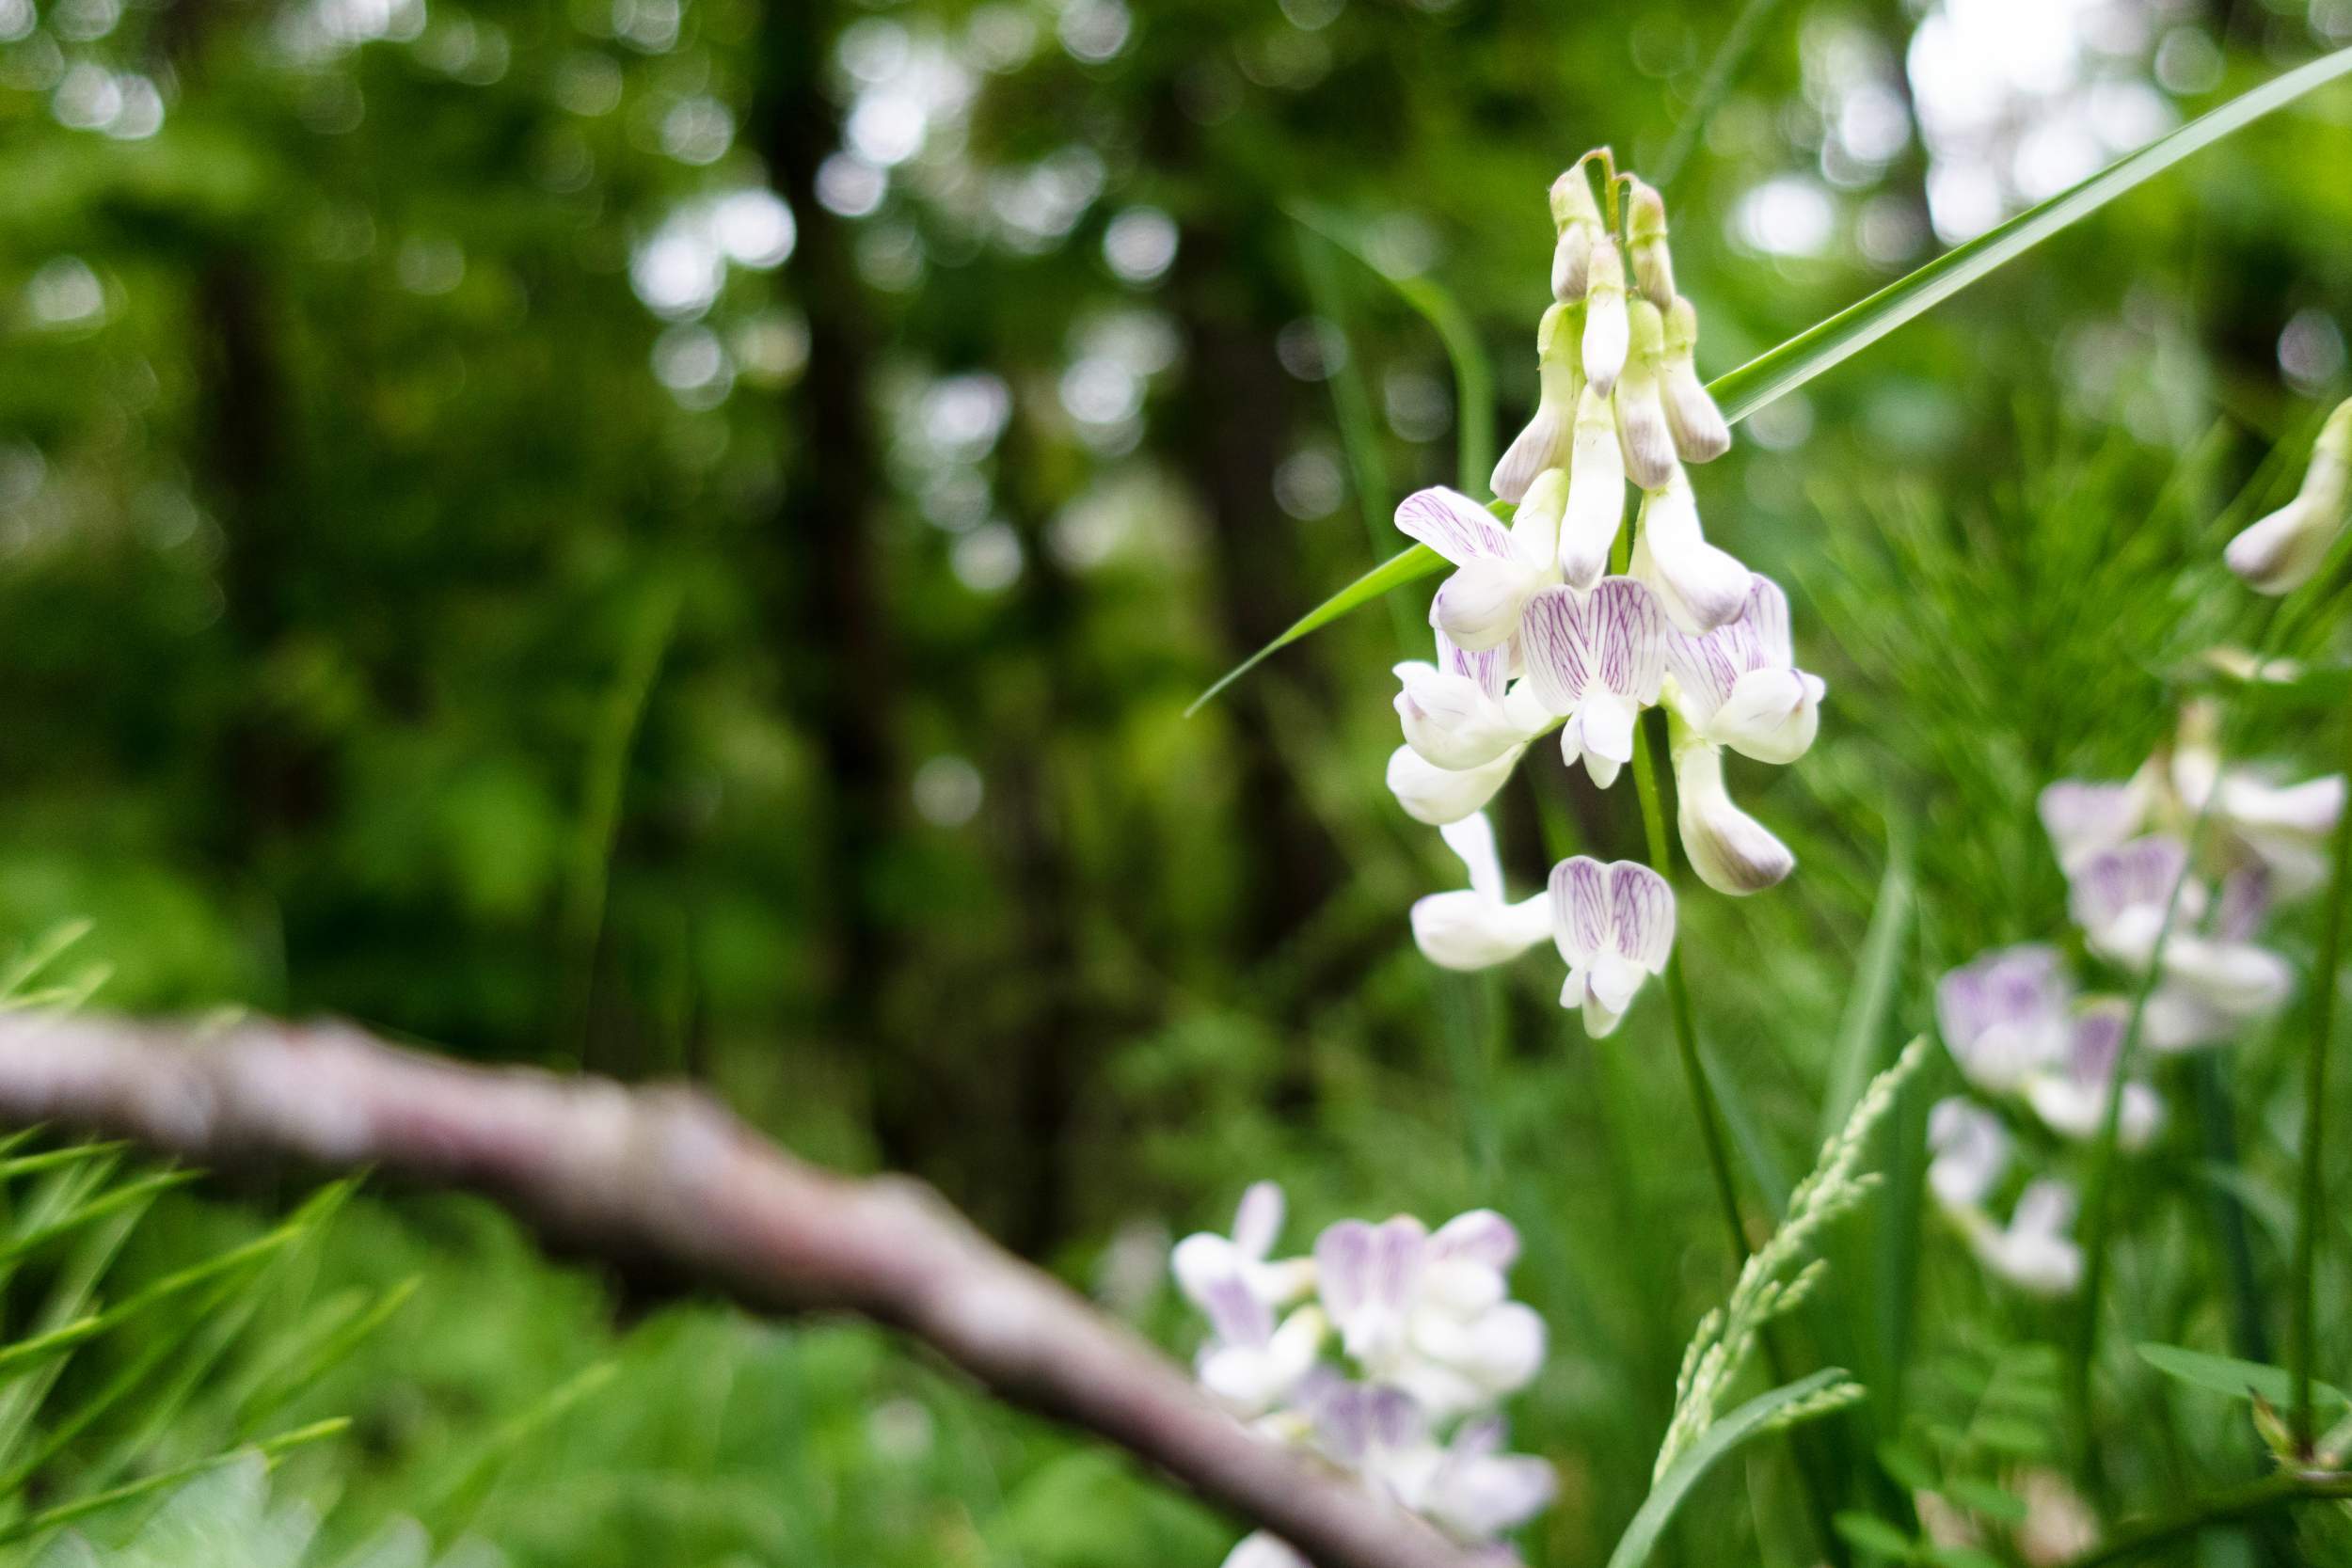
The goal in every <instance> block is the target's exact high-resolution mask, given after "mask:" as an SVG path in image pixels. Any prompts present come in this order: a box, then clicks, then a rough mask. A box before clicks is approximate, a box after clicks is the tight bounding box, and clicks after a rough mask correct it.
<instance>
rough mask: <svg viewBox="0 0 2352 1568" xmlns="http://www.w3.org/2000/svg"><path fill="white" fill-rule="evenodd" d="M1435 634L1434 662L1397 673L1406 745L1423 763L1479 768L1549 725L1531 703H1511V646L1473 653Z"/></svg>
mask: <svg viewBox="0 0 2352 1568" xmlns="http://www.w3.org/2000/svg"><path fill="white" fill-rule="evenodd" d="M1437 635H1438V657H1437V661H1436V662H1435V663H1431V662H1428V661H1426V660H1422V659H1408V660H1406V662H1404V663H1402V664H1399V665H1397V666H1396V670H1395V673H1396V678H1397V683H1398V685H1399V686H1400V687H1401V688H1402V689H1400V690H1399V691H1398V692H1397V694H1396V715H1397V718H1398V719H1399V720H1400V721H1403V723H1404V726H1405V743H1406V745H1408V746H1410V747H1412V749H1413V750H1414V751H1415V752H1419V753H1420V754H1421V756H1422V758H1423V759H1425V760H1426V761H1428V762H1430V763H1432V764H1433V765H1435V766H1437V767H1438V768H1448V769H1452V770H1456V771H1458V770H1460V769H1462V768H1477V767H1481V766H1483V765H1484V764H1486V763H1489V762H1492V761H1494V760H1495V758H1497V757H1499V756H1501V755H1502V753H1503V752H1508V751H1510V750H1511V749H1512V748H1513V747H1516V746H1524V745H1526V744H1527V742H1528V740H1529V739H1530V738H1532V737H1533V736H1534V735H1535V734H1536V733H1537V732H1538V731H1539V730H1541V729H1542V728H1543V727H1544V726H1545V725H1546V724H1547V723H1548V722H1549V717H1550V716H1549V715H1548V714H1546V713H1545V712H1544V711H1543V710H1542V708H1541V707H1540V706H1538V705H1535V704H1534V702H1533V700H1532V699H1530V700H1525V701H1521V702H1518V703H1514V702H1512V701H1511V700H1510V693H1509V691H1508V689H1507V682H1506V677H1507V675H1508V673H1509V671H1510V663H1511V655H1510V651H1509V649H1508V648H1507V647H1502V648H1488V649H1486V650H1485V651H1483V652H1480V653H1470V652H1469V651H1467V650H1465V649H1462V648H1459V647H1456V646H1455V645H1454V640H1453V639H1452V638H1450V637H1448V636H1446V634H1445V633H1443V632H1439V633H1438V634H1437Z"/></svg>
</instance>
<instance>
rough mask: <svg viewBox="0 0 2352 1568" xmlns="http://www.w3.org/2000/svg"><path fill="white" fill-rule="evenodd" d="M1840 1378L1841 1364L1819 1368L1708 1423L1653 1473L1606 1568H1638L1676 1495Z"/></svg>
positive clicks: (1675, 1506)
mask: <svg viewBox="0 0 2352 1568" xmlns="http://www.w3.org/2000/svg"><path fill="white" fill-rule="evenodd" d="M1845 1381H1846V1373H1845V1370H1844V1369H1842V1368H1838V1367H1824V1368H1822V1369H1821V1370H1820V1371H1818V1372H1815V1373H1813V1374H1812V1375H1810V1376H1808V1377H1801V1378H1799V1379H1798V1380H1797V1381H1796V1382H1794V1383H1791V1384H1788V1385H1785V1386H1782V1387H1778V1388H1775V1389H1773V1390H1772V1392H1771V1393H1769V1394H1758V1395H1757V1396H1756V1398H1754V1399H1752V1400H1750V1401H1748V1402H1747V1403H1745V1404H1743V1405H1741V1406H1740V1408H1739V1409H1737V1410H1735V1411H1733V1412H1732V1413H1731V1414H1730V1415H1728V1416H1725V1417H1724V1418H1723V1419H1722V1420H1720V1421H1717V1422H1716V1423H1715V1424H1714V1425H1713V1426H1710V1427H1708V1429H1707V1431H1706V1432H1705V1433H1702V1434H1701V1435H1700V1437H1699V1439H1698V1441H1697V1442H1695V1443H1693V1444H1692V1445H1691V1449H1690V1451H1689V1452H1687V1453H1685V1454H1684V1455H1683V1456H1682V1457H1681V1458H1680V1459H1677V1460H1676V1461H1675V1462H1674V1464H1673V1465H1671V1466H1669V1467H1668V1469H1667V1471H1666V1473H1665V1474H1664V1475H1662V1476H1661V1477H1659V1478H1658V1484H1657V1485H1656V1486H1653V1487H1651V1488H1650V1494H1649V1497H1648V1498H1647V1499H1646V1500H1645V1501H1644V1502H1643V1504H1642V1507H1641V1510H1640V1512H1639V1513H1635V1514H1634V1515H1633V1522H1632V1523H1631V1524H1629V1525H1628V1526H1627V1527H1626V1528H1625V1534H1624V1535H1623V1536H1621V1537H1620V1538H1619V1539H1618V1541H1617V1549H1616V1550H1615V1551H1613V1552H1612V1553H1611V1554H1610V1555H1609V1568H1640V1564H1642V1563H1643V1562H1645V1561H1647V1560H1648V1559H1649V1555H1650V1553H1651V1552H1652V1551H1654V1550H1656V1549H1657V1546H1658V1539H1659V1537H1660V1536H1661V1535H1662V1534H1663V1533H1664V1532H1665V1528H1666V1526H1667V1523H1668V1522H1669V1521H1670V1520H1672V1519H1673V1518H1674V1515H1675V1511H1676V1510H1677V1509H1678V1508H1680V1507H1681V1506H1682V1499H1683V1498H1685V1497H1688V1496H1690V1493H1691V1488H1692V1487H1693V1486H1695V1485H1697V1484H1698V1481H1699V1478H1700V1477H1702V1476H1704V1475H1705V1474H1707V1472H1708V1470H1709V1469H1711V1468H1712V1467H1713V1466H1714V1465H1715V1462H1716V1461H1718V1460H1720V1459H1722V1458H1723V1457H1724V1455H1725V1454H1727V1453H1729V1452H1731V1450H1732V1449H1736V1448H1738V1447H1739V1446H1740V1444H1742V1443H1744V1442H1746V1441H1747V1440H1748V1439H1749V1438H1751V1437H1753V1436H1755V1435H1756V1433H1760V1432H1762V1431H1764V1430H1765V1429H1766V1428H1768V1427H1770V1426H1771V1425H1772V1421H1773V1418H1775V1417H1777V1416H1779V1415H1780V1414H1781V1413H1782V1412H1784V1411H1786V1410H1788V1409H1789V1408H1790V1407H1791V1406H1793V1405H1795V1404H1797V1403H1798V1402H1801V1401H1804V1400H1807V1399H1811V1398H1812V1397H1813V1396H1814V1395H1816V1394H1820V1393H1824V1392H1826V1391H1828V1390H1829V1389H1830V1388H1832V1387H1834V1386H1836V1385H1838V1384H1841V1383H1844V1382H1845Z"/></svg>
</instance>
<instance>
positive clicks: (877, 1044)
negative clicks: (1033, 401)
mask: <svg viewBox="0 0 2352 1568" xmlns="http://www.w3.org/2000/svg"><path fill="white" fill-rule="evenodd" d="M835 30H836V13H835V10H834V8H833V7H830V6H826V5H821V4H814V3H810V0H770V4H769V5H768V6H767V7H766V8H765V9H764V11H763V13H762V22H761V29H760V37H759V43H758V49H759V55H758V65H757V71H758V77H757V82H756V86H755V91H754V94H753V105H752V124H751V134H752V137H753V145H754V146H755V147H756V149H757V150H758V151H759V152H760V154H761V155H762V156H763V157H764V158H765V159H766V160H767V164H768V173H769V178H770V180H771V182H772V184H773V186H774V188H775V190H776V193H777V194H778V195H779V196H781V197H783V198H784V199H785V200H786V202H787V203H788V204H789V205H790V207H791V209H792V215H793V218H794V220H795V223H796V225H797V228H798V232H799V240H798V243H797V245H796V246H795V249H794V254H793V258H792V261H791V263H790V268H789V276H790V277H791V278H792V281H793V283H794V285H795V288H796V290H797V293H798V295H799V303H800V306H801V309H803V312H805V314H806V317H807V323H808V366H807V370H806V372H805V373H804V374H803V376H802V378H801V380H800V383H799V385H798V386H797V387H796V388H795V389H794V391H793V392H792V394H791V395H790V396H789V397H788V398H787V400H786V403H785V408H784V412H785V418H786V420H787V431H786V433H785V434H786V441H785V446H786V449H787V455H786V459H785V462H786V473H785V483H784V485H783V490H782V495H781V499H779V501H778V503H777V507H776V515H775V520H774V526H773V530H772V532H771V538H770V540H769V545H770V551H769V553H768V555H767V558H766V560H765V561H764V562H762V563H761V566H760V568H759V570H760V576H761V581H760V585H759V586H760V589H761V592H762V594H763V599H764V603H765V607H766V612H767V614H768V616H769V619H770V625H771V634H772V635H773V637H774V639H775V644H776V647H777V649H778V652H779V654H780V655H781V659H782V663H783V665H784V669H785V680H786V689H787V695H788V699H789V700H790V701H791V702H792V704H793V705H794V710H795V717H797V718H801V719H803V720H804V721H806V722H807V723H808V724H809V725H810V726H811V727H812V728H813V729H814V731H815V733H816V736H817V740H818V750H819V752H820V753H821V755H822V757H823V759H824V767H825V775H826V777H825V786H826V794H827V797H828V814H827V819H826V820H825V821H824V822H822V823H820V824H816V825H814V826H815V830H816V831H815V832H812V833H811V835H810V836H811V839H812V841H813V842H814V843H815V844H816V845H817V853H818V860H819V874H818V883H817V894H816V899H815V908H814V909H813V910H812V911H811V913H812V916H813V919H814V921H815V923H816V925H817V927H818V932H819V933H820V940H821V942H822V943H823V946H824V948H825V950H826V953H827V956H828V959H829V963H828V966H827V974H826V995H825V996H824V998H823V1000H822V1002H821V1004H820V1013H821V1016H822V1018H823V1021H824V1022H825V1025H826V1026H827V1027H828V1028H829V1029H830V1030H831V1032H832V1033H833V1034H834V1037H836V1039H837V1041H839V1042H841V1043H846V1044H850V1045H853V1046H858V1047H862V1048H868V1049H882V1048H883V1047H884V1045H885V1041H884V1033H885V1030H886V1026H887V1019H886V1017H885V1010H884V1008H883V1007H882V1005H881V1004H882V997H883V995H884V992H885V990H886V987H887V984H888V980H889V974H890V970H891V964H892V954H891V952H890V942H889V932H888V930H887V928H886V927H885V924H884V922H883V921H882V918H881V915H880V911H879V909H878V906H877V900H876V898H875V896H874V890H873V889H872V887H871V886H870V879H871V878H872V877H873V875H874V872H875V869H876V867H877V866H878V864H879V863H881V861H882V853H883V850H884V848H885V847H886V845H887V843H888V839H889V836H890V832H891V830H892V826H893V824H894V821H895V820H896V816H897V812H896V806H897V802H898V772H899V768H898V757H897V755H896V737H895V735H894V733H893V712H894V708H895V700H894V689H893V687H894V679H895V673H894V672H895V657H894V649H893V642H894V639H893V637H892V634H891V626H890V621H889V610H888V594H887V591H886V585H885V583H884V581H883V572H882V550H881V548H880V546H879V542H878V539H877V531H878V529H877V517H876V512H877V506H878V503H879V501H880V499H881V498H882V495H883V492H884V489H885V482H884V478H883V475H882V471H881V463H880V460H879V453H878V444H877V442H876V440H875V436H874V432H873V428H872V420H873V417H874V416H873V408H872V403H873V395H872V384H871V360H872V356H873V349H874V337H875V327H874V324H873V321H872V317H871V312H870V307H869V301H868V297H867V294H866V288H865V285H864V284H863V282H862V281H861V280H860V279H859V277H858V273H857V267H856V263H855V260H854V258H853V256H852V254H851V246H850V232H849V230H848V226H847V225H846V224H845V223H844V222H843V221H842V220H841V219H840V218H838V217H836V216H835V215H834V214H832V213H830V212H828V211H827V210H826V209H825V207H824V205H823V204H822V203H821V202H819V201H818V199H817V171H818V166H820V165H821V164H822V163H823V162H824V160H825V158H826V157H827V156H829V155H830V154H831V153H832V152H833V150H834V148H835V146H836V145H837V142H838V128H837V126H836V124H835V122H834V114H833V110H832V107H831V105H830V103H829V102H828V100H827V98H826V95H825V92H824V74H825V61H826V60H827V58H828V57H829V56H830V54H831V50H832V45H833V40H834V33H835ZM894 1152H895V1151H894Z"/></svg>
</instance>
